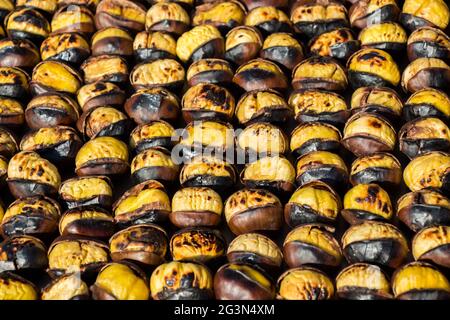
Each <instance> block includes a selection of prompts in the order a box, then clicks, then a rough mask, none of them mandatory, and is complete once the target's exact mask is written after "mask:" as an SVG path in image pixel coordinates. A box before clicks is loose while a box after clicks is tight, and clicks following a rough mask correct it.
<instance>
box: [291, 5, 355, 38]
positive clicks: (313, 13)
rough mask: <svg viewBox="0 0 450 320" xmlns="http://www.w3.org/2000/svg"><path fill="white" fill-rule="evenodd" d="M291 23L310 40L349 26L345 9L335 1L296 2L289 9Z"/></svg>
mask: <svg viewBox="0 0 450 320" xmlns="http://www.w3.org/2000/svg"><path fill="white" fill-rule="evenodd" d="M291 21H292V23H293V24H294V26H295V29H296V31H297V32H299V33H300V34H304V35H305V36H306V37H307V38H310V39H311V38H313V37H316V36H319V35H321V34H322V33H325V32H328V31H331V30H334V29H338V28H341V27H347V26H348V25H349V23H348V19H347V9H346V8H345V6H344V5H343V4H342V3H341V2H340V1H336V0H321V1H315V0H302V1H297V2H295V3H294V5H293V6H292V8H291Z"/></svg>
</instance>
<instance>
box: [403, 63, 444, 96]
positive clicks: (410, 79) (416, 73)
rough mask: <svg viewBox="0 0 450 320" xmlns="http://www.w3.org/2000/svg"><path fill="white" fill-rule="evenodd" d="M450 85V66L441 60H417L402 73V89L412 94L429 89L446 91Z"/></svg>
mask: <svg viewBox="0 0 450 320" xmlns="http://www.w3.org/2000/svg"><path fill="white" fill-rule="evenodd" d="M449 83H450V66H449V65H448V64H446V63H445V62H444V61H442V60H441V59H436V58H419V59H416V60H414V61H413V62H411V63H410V64H409V65H408V66H407V67H406V68H405V70H404V71H403V75H402V83H401V84H402V88H403V90H405V92H411V93H414V92H416V91H418V90H421V89H424V88H427V87H431V88H436V89H442V90H446V89H447V88H448V85H449Z"/></svg>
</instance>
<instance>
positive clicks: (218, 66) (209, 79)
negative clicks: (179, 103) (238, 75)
mask: <svg viewBox="0 0 450 320" xmlns="http://www.w3.org/2000/svg"><path fill="white" fill-rule="evenodd" d="M186 78H187V82H188V85H189V86H195V85H198V84H201V83H204V84H218V85H228V84H230V83H231V81H232V80H233V70H232V69H231V67H230V64H229V63H228V62H227V61H226V60H222V59H215V58H208V59H200V60H197V61H195V62H194V63H192V64H191V65H190V66H189V69H188V70H187V73H186Z"/></svg>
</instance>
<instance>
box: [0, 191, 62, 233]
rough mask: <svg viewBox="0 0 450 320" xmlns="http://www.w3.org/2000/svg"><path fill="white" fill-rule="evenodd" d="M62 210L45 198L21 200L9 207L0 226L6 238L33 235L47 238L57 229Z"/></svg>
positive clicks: (56, 203)
mask: <svg viewBox="0 0 450 320" xmlns="http://www.w3.org/2000/svg"><path fill="white" fill-rule="evenodd" d="M60 215H61V208H60V206H59V204H58V202H56V201H55V200H53V199H50V198H47V197H44V196H32V197H29V198H20V199H18V200H16V201H14V202H13V203H11V204H10V205H9V207H8V208H7V209H6V212H5V215H4V216H3V220H2V222H1V225H0V229H1V233H2V235H3V236H4V237H13V236H19V235H31V236H36V237H41V236H42V237H46V236H48V235H51V234H52V233H54V232H55V231H56V229H57V225H58V220H59V217H60Z"/></svg>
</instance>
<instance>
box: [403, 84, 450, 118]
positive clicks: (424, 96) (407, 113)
mask: <svg viewBox="0 0 450 320" xmlns="http://www.w3.org/2000/svg"><path fill="white" fill-rule="evenodd" d="M403 115H404V118H405V120H406V121H411V120H412V119H415V118H419V117H428V116H429V117H437V118H440V119H442V120H447V119H449V118H450V99H449V97H448V96H447V95H446V94H445V93H444V92H442V91H439V90H436V89H433V88H425V89H422V90H419V91H416V92H414V93H413V94H412V95H411V96H410V97H409V99H408V100H407V101H406V103H405V107H404V108H403Z"/></svg>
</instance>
